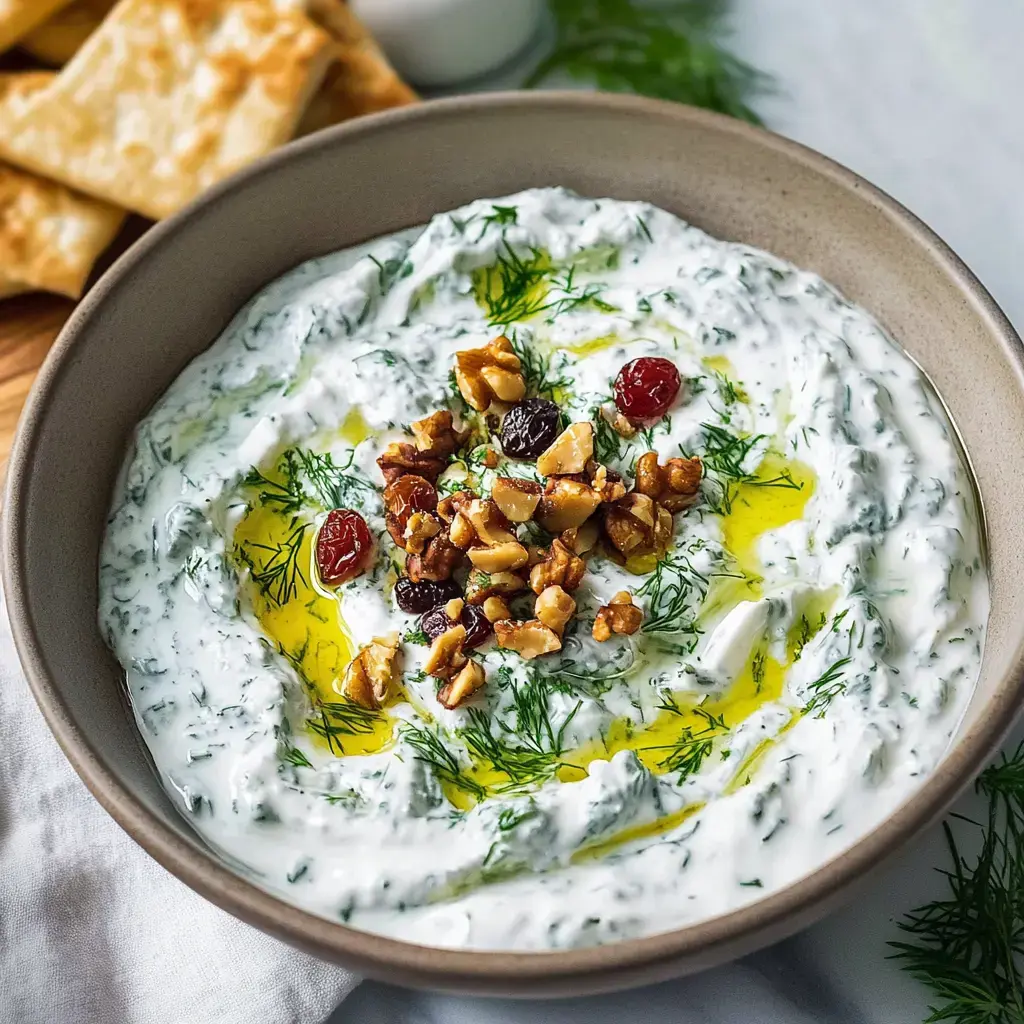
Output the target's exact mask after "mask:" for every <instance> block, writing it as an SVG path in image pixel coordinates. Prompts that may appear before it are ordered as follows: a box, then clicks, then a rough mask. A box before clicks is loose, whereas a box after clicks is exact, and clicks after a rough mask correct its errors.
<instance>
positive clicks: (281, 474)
mask: <svg viewBox="0 0 1024 1024" xmlns="http://www.w3.org/2000/svg"><path fill="white" fill-rule="evenodd" d="M354 459H355V452H354V451H353V452H350V453H349V456H348V460H347V461H346V462H345V464H344V465H341V466H339V465H337V464H336V463H335V461H334V459H333V458H332V456H331V455H330V454H329V453H324V454H321V453H320V452H314V451H311V450H309V449H306V448H297V447H296V448H288V449H286V450H285V451H284V452H283V453H282V454H281V457H280V459H278V461H277V465H276V467H275V476H276V477H278V478H279V479H275V478H274V477H268V476H266V475H265V474H264V473H262V472H260V470H259V469H257V468H256V467H255V466H254V467H253V468H252V469H250V470H249V472H248V473H247V474H246V476H245V477H244V479H243V480H242V483H243V485H244V486H246V487H251V488H254V489H256V490H257V491H258V497H259V501H260V504H261V505H276V506H277V507H278V508H279V509H280V510H281V512H283V513H285V514H290V513H293V512H297V511H298V510H299V509H300V508H302V507H303V506H305V505H307V504H310V503H315V504H318V505H320V506H321V507H323V508H325V509H331V508H344V507H347V506H350V505H353V504H358V502H359V501H360V500H361V499H364V498H365V497H366V496H367V495H370V494H373V493H375V492H374V487H373V484H372V483H370V481H369V480H367V479H366V478H365V477H364V476H362V475H361V474H360V473H359V472H358V471H357V470H354V469H353V468H352V463H353V460H354Z"/></svg>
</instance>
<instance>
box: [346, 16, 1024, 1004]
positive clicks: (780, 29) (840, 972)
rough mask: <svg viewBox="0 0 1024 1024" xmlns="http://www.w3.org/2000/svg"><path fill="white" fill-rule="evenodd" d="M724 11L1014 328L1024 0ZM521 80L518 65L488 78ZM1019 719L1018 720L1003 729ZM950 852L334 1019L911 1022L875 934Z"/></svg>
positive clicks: (802, 123) (1019, 252)
mask: <svg viewBox="0 0 1024 1024" xmlns="http://www.w3.org/2000/svg"><path fill="white" fill-rule="evenodd" d="M734 11H735V17H734V22H735V36H734V39H733V45H734V49H735V50H736V51H737V52H738V53H739V54H740V55H742V56H743V57H745V58H746V59H747V60H748V61H750V63H752V64H753V65H755V66H756V67H759V68H761V69H763V70H765V71H767V72H769V73H771V74H772V75H774V76H775V78H776V81H777V86H778V88H777V92H776V93H775V94H774V95H772V96H768V97H765V98H763V99H762V100H761V101H760V102H759V103H758V104H757V108H758V110H759V112H760V113H761V115H762V116H763V117H764V119H765V121H766V123H767V124H768V126H769V127H770V128H772V129H773V130H775V131H777V132H780V133H781V134H783V135H787V136H789V137H791V138H793V139H797V140H798V141H800V142H802V143H805V144H806V145H808V146H811V147H813V148H815V149H818V150H820V151H821V152H823V153H825V154H827V155H828V156H830V157H832V158H834V159H836V160H838V161H839V162H841V163H843V164H846V165H847V166H848V167H850V168H852V169H853V170H855V171H857V172H858V173H860V174H862V175H864V176H865V177H866V178H868V179H869V180H871V181H872V182H874V183H875V184H876V185H878V186H880V187H881V188H883V189H885V190H886V191H887V192H889V193H890V194H891V195H893V196H894V197H895V198H896V199H898V200H899V201H900V202H902V203H904V204H905V205H906V206H907V207H909V208H910V209H911V210H912V211H913V212H914V213H916V214H917V215H918V216H920V217H921V218H922V219H924V220H925V221H926V222H927V223H928V224H930V225H931V227H933V228H934V229H935V230H936V231H937V232H938V233H939V234H940V235H941V236H942V237H943V238H944V239H945V240H946V241H947V242H948V243H949V244H950V245H951V246H952V247H953V248H954V249H955V250H956V252H957V253H958V254H959V255H960V256H961V257H962V258H963V259H964V261H965V262H966V263H967V264H968V265H969V266H970V267H971V268H972V270H974V272H975V273H976V274H977V275H978V276H979V277H980V278H981V280H982V281H983V282H984V283H985V285H986V286H987V287H988V289H989V290H990V291H991V292H992V294H993V295H994V296H995V299H996V301H997V302H999V303H1000V305H1001V306H1002V307H1003V309H1004V310H1005V311H1006V313H1007V315H1008V316H1009V317H1010V319H1011V321H1013V323H1014V325H1015V326H1016V327H1017V329H1018V330H1019V331H1021V332H1022V333H1024V278H1022V271H1021V263H1022V256H1024V197H1022V188H1024V114H1022V113H1021V108H1020V100H1021V98H1022V97H1024V61H1022V60H1021V58H1020V55H1019V52H1018V50H1019V42H1020V40H1022V39H1024V3H1021V2H1019V0H988V2H987V3H985V4H979V3H972V2H971V0H858V2H857V3H855V4H854V3H838V2H836V0H737V2H736V3H735V4H734ZM516 81H517V69H514V68H513V69H509V70H508V71H506V73H504V74H503V75H499V76H495V78H494V79H492V80H491V81H490V82H488V83H486V86H487V87H507V86H510V85H513V86H514V85H515V84H516ZM1022 737H1024V731H1022V730H1021V729H1020V728H1018V729H1017V732H1016V734H1015V736H1014V742H1016V741H1017V740H1019V739H1021V738H1022ZM966 801H967V802H966V803H965V804H964V805H963V808H968V809H969V806H970V797H968V798H966ZM963 808H962V809H963ZM945 863H946V855H945V848H944V845H943V840H942V835H941V833H940V832H939V830H938V829H933V830H932V831H931V832H930V833H928V834H927V835H925V836H924V837H922V839H921V840H919V841H918V842H916V843H915V844H913V845H912V847H911V848H910V849H909V850H907V851H906V852H904V853H903V854H901V855H900V856H898V857H897V858H896V860H895V861H894V862H893V863H892V864H890V865H888V866H887V867H886V868H885V869H884V870H881V871H880V872H879V873H878V875H877V877H876V878H875V879H874V880H873V882H872V883H871V886H870V888H869V889H867V890H866V891H865V892H864V893H863V894H862V895H861V896H860V897H859V898H858V900H857V902H856V904H855V905H854V906H851V907H849V908H848V909H846V910H844V911H840V912H839V913H836V914H834V915H832V916H831V917H830V918H828V919H827V920H825V921H824V922H823V923H821V924H819V925H817V926H816V927H813V928H811V929H809V930H808V931H806V932H803V933H802V934H800V935H798V936H796V937H795V938H792V939H790V940H788V941H786V942H783V943H781V944H779V945H777V946H774V947H772V948H771V949H768V950H764V951H762V952H761V953H758V954H756V955H754V956H751V957H748V958H747V959H745V960H742V961H740V962H738V963H736V964H732V965H729V966H727V967H723V968H719V969H717V970H714V971H710V972H707V973H705V974H702V975H698V976H696V977H692V978H687V979H682V980H680V981H677V982H671V983H668V984H665V985H659V986H656V987H654V988H648V989H640V990H636V991H633V992H629V993H623V994H621V995H618V996H612V997H602V998H600V999H592V1000H590V999H588V1000H571V1001H566V1002H543V1003H537V1002H529V1003H516V1002H511V1001H483V1000H472V999H457V998H453V997H446V996H438V995H431V994H424V993H412V992H405V991H403V990H401V989H397V988H393V987H390V986H387V985H380V984H377V983H373V982H370V983H366V984H364V985H363V986H361V987H360V988H359V989H358V990H357V991H356V992H355V993H354V994H353V995H352V996H351V997H350V998H349V999H348V1000H347V1001H346V1002H345V1003H344V1004H343V1005H342V1006H341V1007H340V1008H339V1010H338V1012H337V1013H336V1014H335V1015H334V1016H333V1017H332V1018H331V1024H428V1022H429V1024H526V1022H530V1024H556V1022H557V1024H584V1022H585V1024H606V1022H607V1024H611V1022H613V1021H614V1022H616V1024H618V1022H629V1021H633V1020H638V1019H641V1018H642V1019H644V1020H645V1022H648V1024H670V1022H671V1024H691V1022H692V1024H698V1022H699V1024H812V1022H813V1024H916V1022H918V1021H921V1020H923V1019H924V1018H925V1016H927V1001H928V995H927V993H926V992H925V991H924V989H922V988H921V987H920V986H918V985H917V984H916V983H915V982H913V981H912V980H911V979H909V978H908V977H907V976H906V975H904V974H902V973H901V972H900V971H899V970H898V969H897V968H896V967H895V966H894V965H893V964H892V963H890V962H887V961H886V959H885V956H886V942H887V941H888V940H889V939H892V938H894V937H895V934H896V928H895V924H894V921H895V920H896V919H898V918H899V917H900V916H901V915H902V914H903V913H905V912H906V911H907V910H909V909H910V908H911V907H914V906H916V905H919V904H920V903H922V902H925V901H927V900H929V899H933V898H936V897H938V896H939V895H941V894H942V892H943V883H942V879H941V877H940V876H939V875H937V874H936V872H935V871H933V870H931V868H933V867H938V866H944V865H945Z"/></svg>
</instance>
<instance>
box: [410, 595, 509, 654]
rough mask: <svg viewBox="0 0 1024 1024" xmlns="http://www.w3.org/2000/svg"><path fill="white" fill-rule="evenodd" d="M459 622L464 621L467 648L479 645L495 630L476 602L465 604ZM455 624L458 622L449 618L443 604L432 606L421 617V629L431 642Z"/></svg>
mask: <svg viewBox="0 0 1024 1024" xmlns="http://www.w3.org/2000/svg"><path fill="white" fill-rule="evenodd" d="M459 622H461V623H462V625H463V627H464V628H465V630H466V647H467V648H472V647H479V646H480V645H481V644H482V643H483V642H484V641H485V640H486V639H487V638H488V637H489V636H490V635H491V633H492V632H494V629H493V627H492V626H491V624H490V623H489V622H488V621H487V616H486V615H484V613H483V611H482V610H481V609H480V608H479V607H478V606H477V605H475V604H467V605H463V607H462V614H461V615H460V616H459ZM455 625H458V623H456V622H455V620H454V619H449V618H448V613H447V612H446V611H445V610H444V605H443V604H439V605H438V606H437V607H436V608H432V609H431V610H430V611H429V612H427V614H426V615H424V616H423V618H422V619H420V629H422V630H423V632H424V633H426V634H427V636H428V637H430V640H431V642H433V641H434V640H436V639H437V638H438V637H439V636H440V635H441V634H442V633H445V632H447V631H448V630H449V629H451V628H452V626H455Z"/></svg>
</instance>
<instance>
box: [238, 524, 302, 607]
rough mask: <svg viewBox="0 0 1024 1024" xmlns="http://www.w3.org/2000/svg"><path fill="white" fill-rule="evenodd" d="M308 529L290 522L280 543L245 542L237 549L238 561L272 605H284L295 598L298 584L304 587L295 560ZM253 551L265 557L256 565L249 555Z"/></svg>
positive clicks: (298, 563)
mask: <svg viewBox="0 0 1024 1024" xmlns="http://www.w3.org/2000/svg"><path fill="white" fill-rule="evenodd" d="M309 528H310V524H309V523H298V524H295V523H294V521H293V525H292V530H291V533H289V534H288V536H287V538H286V539H285V540H283V541H281V543H279V544H259V543H257V542H255V541H249V542H247V543H246V544H244V545H242V546H241V547H240V548H239V549H238V550H239V557H240V558H241V560H242V561H243V562H244V563H245V564H246V565H247V566H248V568H249V577H250V579H251V580H252V581H253V583H255V584H256V586H257V588H258V589H259V592H260V593H261V594H262V595H263V597H265V598H266V599H267V600H268V601H270V602H272V603H273V604H276V605H279V606H280V605H285V604H287V603H288V602H289V601H290V600H291V599H292V598H293V597H295V596H296V595H297V594H298V592H299V583H300V582H301V583H303V584H305V583H306V577H305V576H304V575H303V572H302V566H301V565H300V559H299V556H300V554H301V552H302V542H303V540H304V539H305V536H306V531H307V530H308V529H309ZM253 551H266V552H269V556H268V557H266V558H264V559H263V561H262V562H257V561H256V559H255V558H253V556H252V554H251V553H250V552H253Z"/></svg>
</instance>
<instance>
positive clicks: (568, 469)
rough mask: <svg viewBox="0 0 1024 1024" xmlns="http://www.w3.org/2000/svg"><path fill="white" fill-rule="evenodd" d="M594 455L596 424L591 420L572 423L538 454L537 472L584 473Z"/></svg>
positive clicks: (543, 473) (544, 473) (544, 474)
mask: <svg viewBox="0 0 1024 1024" xmlns="http://www.w3.org/2000/svg"><path fill="white" fill-rule="evenodd" d="M593 457H594V424H593V423H591V422H590V421H589V420H587V421H584V422H581V423H570V424H569V426H568V427H566V428H565V430H563V431H562V433H561V434H559V435H558V437H556V438H555V440H554V441H553V442H552V443H551V447H550V448H548V449H547V451H544V452H541V453H540V455H538V456H537V472H538V473H540V474H541V475H542V476H566V475H568V474H570V473H582V472H583V470H584V469H585V468H586V466H587V463H588V462H589V461H590V460H591V459H592V458H593Z"/></svg>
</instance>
